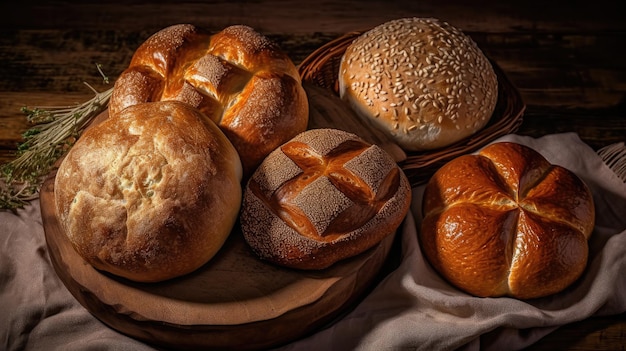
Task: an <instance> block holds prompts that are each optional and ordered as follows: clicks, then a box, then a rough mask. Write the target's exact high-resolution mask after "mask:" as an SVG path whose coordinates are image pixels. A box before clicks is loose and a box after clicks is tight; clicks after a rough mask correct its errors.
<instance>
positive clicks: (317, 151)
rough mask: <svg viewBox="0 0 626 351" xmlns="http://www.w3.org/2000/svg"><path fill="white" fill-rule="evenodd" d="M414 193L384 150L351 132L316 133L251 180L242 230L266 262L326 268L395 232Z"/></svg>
mask: <svg viewBox="0 0 626 351" xmlns="http://www.w3.org/2000/svg"><path fill="white" fill-rule="evenodd" d="M410 193H411V189H410V185H409V183H408V180H407V179H406V176H405V175H404V173H403V172H402V171H401V170H400V168H399V167H398V165H397V164H396V163H395V162H394V161H393V159H392V158H391V156H390V155H389V154H387V153H386V152H385V151H384V150H383V149H381V148H380V147H378V146H376V145H371V144H368V143H366V142H364V141H363V140H362V139H360V138H359V137H357V136H356V135H354V134H351V133H347V132H344V131H340V130H336V129H312V130H308V131H306V132H304V133H301V134H300V135H298V136H297V137H296V138H294V139H292V140H291V141H289V142H287V143H286V144H284V145H283V146H281V147H280V148H279V149H277V150H275V151H274V152H272V153H271V154H270V155H269V156H268V157H267V158H266V159H265V160H264V161H263V163H262V164H261V165H260V166H259V168H258V169H257V170H256V172H255V173H254V174H253V176H252V178H251V179H250V180H249V181H248V184H247V187H246V191H245V193H244V200H243V201H244V203H243V210H242V214H241V223H242V229H243V233H244V237H245V238H246V240H247V241H248V243H249V244H250V246H251V247H252V249H253V250H254V251H255V252H256V253H257V254H258V255H259V256H260V257H261V258H264V259H267V260H269V261H273V262H275V263H278V264H281V265H285V266H289V267H294V268H302V269H321V268H326V267H328V266H330V265H332V264H333V263H334V262H336V261H338V260H340V259H343V258H347V257H351V256H354V255H356V254H358V253H360V252H363V251H365V250H367V249H368V248H370V247H372V246H374V245H375V244H377V243H379V242H380V241H381V240H382V239H383V238H385V237H387V236H388V235H390V234H391V233H393V232H394V231H395V230H396V229H397V227H398V226H399V224H400V222H401V221H402V219H403V218H404V216H405V215H406V213H407V211H408V206H409V204H410V197H411V196H410Z"/></svg>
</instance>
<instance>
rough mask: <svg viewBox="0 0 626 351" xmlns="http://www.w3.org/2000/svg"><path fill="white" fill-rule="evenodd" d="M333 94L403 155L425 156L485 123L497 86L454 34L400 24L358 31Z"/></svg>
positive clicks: (421, 22)
mask: <svg viewBox="0 0 626 351" xmlns="http://www.w3.org/2000/svg"><path fill="white" fill-rule="evenodd" d="M339 95H340V96H341V98H342V99H344V100H345V101H347V102H348V103H349V104H350V106H351V107H352V109H353V110H354V111H355V112H356V113H357V114H358V115H359V116H361V118H363V119H364V121H366V122H367V123H371V124H372V125H373V126H375V127H377V128H380V129H381V130H383V131H385V132H386V133H387V134H388V135H389V136H390V137H392V138H393V139H394V140H395V141H396V142H397V143H398V145H400V146H401V147H402V148H403V149H405V150H409V151H420V150H432V149H436V148H441V147H445V146H448V145H451V144H453V143H455V142H457V141H460V140H462V139H464V138H466V137H468V136H470V135H472V134H475V133H476V132H478V131H479V130H480V129H482V128H483V127H484V126H485V125H486V124H487V123H488V122H489V120H490V119H491V116H492V114H493V112H494V109H495V106H496V102H497V97H498V80H497V76H496V74H495V72H494V70H493V67H492V66H491V63H490V62H489V60H488V59H487V57H486V56H485V55H484V54H483V52H482V51H481V50H480V49H479V48H478V46H477V45H476V43H475V42H474V41H473V40H472V39H471V38H470V37H469V36H467V35H465V34H464V33H463V32H462V31H461V30H459V29H458V28H455V27H454V26H452V25H450V24H448V23H446V22H443V21H440V20H438V19H434V18H400V19H395V20H392V21H389V22H386V23H383V24H381V25H379V26H377V27H375V28H372V29H371V30H369V31H367V32H365V33H363V34H362V35H361V36H359V37H358V38H356V39H355V40H354V41H353V42H352V44H351V45H350V46H349V47H348V48H347V49H346V51H345V53H344V54H343V56H342V59H341V64H340V68H339Z"/></svg>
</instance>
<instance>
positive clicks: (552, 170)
mask: <svg viewBox="0 0 626 351" xmlns="http://www.w3.org/2000/svg"><path fill="white" fill-rule="evenodd" d="M423 214H424V218H423V222H422V226H421V231H420V234H419V239H420V245H421V248H422V251H423V253H424V254H425V256H426V258H427V259H428V261H429V262H430V263H431V264H432V266H433V267H434V268H435V269H436V270H437V271H438V272H439V273H440V274H441V275H442V276H443V277H444V278H446V279H447V280H448V281H449V282H450V283H452V284H453V285H455V286H456V287H458V288H459V289H461V290H464V291H465V292H467V293H470V294H472V295H476V296H485V297H486V296H490V297H497V296H505V295H508V296H511V297H514V298H519V299H531V298H537V297H543V296H547V295H551V294H554V293H557V292H560V291H562V290H563V289H565V288H566V287H568V286H569V285H571V284H572V283H573V282H574V281H575V280H576V279H578V278H579V277H580V275H581V274H582V273H583V271H584V270H585V267H586V264H587V256H588V239H589V236H590V235H591V232H592V230H593V227H594V221H595V209H594V202H593V198H592V194H591V192H590V190H589V189H588V187H587V186H586V184H585V183H584V182H583V181H582V180H581V179H580V178H578V177H577V176H576V175H575V174H574V173H573V172H571V171H569V170H568V169H566V168H563V167H561V166H558V165H553V164H550V163H549V162H548V161H547V160H546V159H545V158H544V157H543V156H542V155H541V154H539V153H538V152H536V151H535V150H533V149H531V148H529V147H526V146H523V145H520V144H517V143H509V142H498V143H494V144H491V145H490V146H488V147H486V148H484V149H483V150H482V151H480V152H479V153H478V154H475V155H464V156H460V157H458V158H455V159H453V160H452V161H450V162H448V163H447V164H445V165H444V166H443V167H442V168H440V169H439V170H438V171H437V172H435V174H434V175H433V177H432V178H431V179H430V181H429V182H428V184H427V185H426V188H425V192H424V198H423Z"/></svg>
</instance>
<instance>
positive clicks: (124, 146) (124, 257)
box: [55, 101, 242, 282]
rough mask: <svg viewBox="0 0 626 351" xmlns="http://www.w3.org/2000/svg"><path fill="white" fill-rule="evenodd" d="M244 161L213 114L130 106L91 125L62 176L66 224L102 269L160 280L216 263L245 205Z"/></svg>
mask: <svg viewBox="0 0 626 351" xmlns="http://www.w3.org/2000/svg"><path fill="white" fill-rule="evenodd" d="M241 177H242V171H241V163H240V161H239V156H238V154H237V152H236V151H235V149H234V148H233V146H232V144H231V143H230V142H229V141H228V139H227V138H226V137H225V136H224V134H223V133H222V132H221V131H220V129H219V128H218V127H217V126H216V125H215V124H214V123H213V122H211V121H209V120H207V119H206V118H204V117H203V116H202V115H201V113H200V112H199V111H198V110H196V109H194V108H192V107H190V106H189V105H187V104H184V103H181V102H174V101H171V102H154V103H144V104H140V105H136V106H131V107H129V108H127V109H125V110H123V111H120V112H119V113H118V115H117V116H116V117H115V118H109V119H107V120H105V121H104V122H102V123H101V124H99V125H97V126H94V127H92V128H90V129H88V130H87V131H86V132H85V133H84V134H83V135H82V136H81V137H80V138H79V139H78V141H77V142H76V144H75V145H74V146H73V147H72V148H71V149H70V151H69V153H68V154H67V156H66V157H65V159H64V160H63V161H62V163H61V165H60V167H59V169H58V172H57V175H56V180H55V200H56V206H57V213H58V216H59V222H60V224H61V226H62V228H63V229H64V231H65V233H66V234H67V236H68V238H69V240H70V242H71V243H72V245H73V246H74V248H75V249H76V251H77V252H78V253H79V254H80V256H82V257H83V258H84V259H85V260H86V261H87V262H88V263H90V264H91V265H93V266H94V267H95V268H98V269H100V270H104V271H107V272H110V273H113V274H115V275H118V276H121V277H125V278H128V279H131V280H134V281H141V282H155V281H162V280H166V279H170V278H174V277H178V276H181V275H183V274H186V273H189V272H191V271H193V270H195V269H197V268H198V267H200V266H202V265H203V264H205V263H206V262H207V261H208V260H210V259H211V258H212V257H213V256H214V255H215V253H216V252H217V251H218V250H219V249H220V248H221V246H222V244H223V243H224V242H225V240H226V238H227V237H228V235H229V234H230V232H231V230H232V227H233V226H234V224H235V222H236V219H237V216H238V212H239V209H240V205H241V193H242V190H241Z"/></svg>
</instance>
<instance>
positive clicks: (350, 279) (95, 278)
mask: <svg viewBox="0 0 626 351" xmlns="http://www.w3.org/2000/svg"><path fill="white" fill-rule="evenodd" d="M40 199H41V212H42V218H43V225H44V229H45V235H46V241H47V244H48V249H49V254H50V258H51V260H52V263H53V266H54V268H55V270H56V272H57V275H58V276H59V278H61V280H62V281H63V283H64V284H65V286H66V287H67V289H68V290H69V291H70V292H71V293H72V295H74V297H75V298H76V299H77V300H78V301H79V302H80V303H81V304H82V305H83V306H84V307H85V308H86V309H87V310H89V311H90V312H91V313H92V314H93V315H94V316H96V317H97V318H98V319H100V320H101V321H102V322H104V323H105V324H107V325H109V326H110V327H112V328H113V329H116V330H118V331H119V332H121V333H123V334H127V335H129V336H132V337H134V338H137V339H140V340H143V341H145V342H147V343H151V344H154V345H156V346H164V347H174V348H177V349H193V348H203V349H207V348H219V349H238V350H241V349H263V348H267V347H271V346H277V345H280V344H283V343H286V342H289V341H293V340H295V339H298V338H300V337H303V336H305V335H307V334H308V333H310V332H313V331H314V330H316V329H318V328H320V327H322V326H323V325H325V324H327V323H329V322H331V321H332V320H333V319H334V318H336V317H337V316H338V315H339V314H341V313H342V312H345V310H346V309H347V308H350V307H351V306H352V305H353V303H354V302H355V301H357V300H358V299H360V298H361V297H362V295H363V293H364V292H365V291H366V290H367V289H368V288H369V287H370V286H371V284H372V283H373V282H374V281H376V278H377V276H378V274H379V272H380V271H381V268H382V267H383V264H384V263H385V260H386V258H387V255H388V253H389V252H390V249H391V247H392V246H393V245H392V244H393V239H394V236H390V237H388V238H387V239H385V240H384V241H383V242H381V244H379V245H378V246H376V247H375V248H373V249H371V250H369V251H367V252H364V253H362V254H361V255H359V256H356V257H354V258H351V259H348V260H345V261H343V262H340V263H338V264H336V265H334V266H332V267H330V268H328V269H325V270H321V271H313V272H307V271H299V270H292V269H286V268H281V267H278V266H275V265H272V264H269V263H265V262H263V261H261V260H259V259H258V258H257V257H256V256H254V254H253V253H252V252H251V251H250V250H249V248H248V246H247V244H246V242H245V241H244V239H243V236H242V234H241V232H240V230H239V229H238V228H239V226H238V225H237V226H236V227H235V230H234V231H233V232H232V233H231V235H230V237H229V239H228V240H227V241H226V243H225V245H224V246H223V247H222V249H221V250H220V251H219V253H218V254H217V255H216V256H215V257H214V258H213V259H212V260H211V261H209V262H208V263H207V264H206V265H204V266H203V267H201V268H200V269H198V270H197V271H195V272H194V273H192V274H189V275H187V276H184V277H181V278H176V279H174V280H170V281H165V282H161V283H136V282H132V281H128V280H125V279H122V278H119V277H115V276H113V275H110V274H108V273H104V272H100V271H98V270H96V269H94V268H93V267H92V266H91V265H89V264H88V263H87V262H85V261H84V260H83V259H82V258H81V257H80V256H79V255H78V254H77V253H76V251H74V248H73V247H72V246H71V244H70V242H69V240H68V239H67V237H66V235H65V233H64V232H63V230H62V229H61V227H60V225H59V222H58V218H57V213H56V210H55V201H54V177H53V176H52V177H50V178H49V179H48V180H47V181H46V182H45V183H44V185H43V187H42V189H41V194H40Z"/></svg>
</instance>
